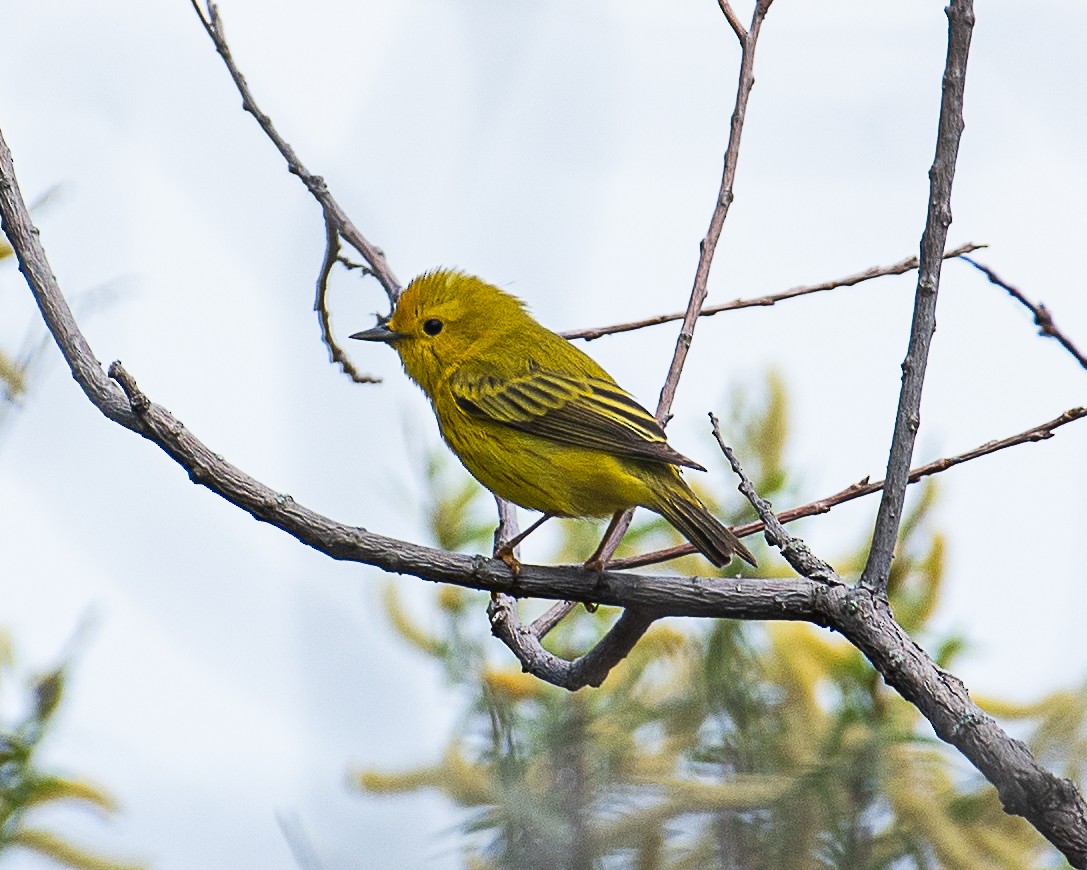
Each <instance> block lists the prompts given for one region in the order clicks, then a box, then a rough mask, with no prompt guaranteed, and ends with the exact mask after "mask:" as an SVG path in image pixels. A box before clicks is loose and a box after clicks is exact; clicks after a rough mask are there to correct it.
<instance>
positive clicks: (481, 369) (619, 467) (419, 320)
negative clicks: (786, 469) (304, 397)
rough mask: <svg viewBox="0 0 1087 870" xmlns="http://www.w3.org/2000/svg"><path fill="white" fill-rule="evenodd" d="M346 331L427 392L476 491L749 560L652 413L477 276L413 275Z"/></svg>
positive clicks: (714, 557)
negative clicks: (376, 315) (652, 528)
mask: <svg viewBox="0 0 1087 870" xmlns="http://www.w3.org/2000/svg"><path fill="white" fill-rule="evenodd" d="M351 337H352V338H358V339H363V340H366V341H382V342H386V343H388V344H389V345H391V346H392V347H393V348H394V349H395V350H396V352H397V353H398V354H399V355H400V361H401V363H402V364H403V366H404V371H405V372H407V375H408V377H409V378H411V379H412V380H413V381H415V383H417V384H418V385H419V386H420V387H421V388H422V390H423V392H424V393H426V395H427V397H428V398H429V399H430V402H431V404H432V405H433V407H434V415H435V416H436V417H437V418H438V426H439V428H440V429H441V432H442V437H443V438H444V439H445V441H446V443H447V444H448V445H449V447H450V448H451V449H452V450H453V452H454V453H455V454H456V455H457V457H458V458H459V459H460V461H461V462H462V463H464V466H465V467H466V468H467V469H468V470H469V471H470V472H471V473H472V474H473V475H474V476H475V478H476V479H477V480H478V481H479V482H480V483H482V484H483V485H484V486H485V487H487V489H489V490H491V491H492V492H493V493H495V494H496V495H499V496H501V497H502V498H504V499H507V500H508V501H512V502H513V503H515V504H519V505H521V506H522V507H525V508H529V509H531V510H537V511H543V512H544V513H547V514H553V515H557V516H564V517H587V516H593V517H603V516H607V515H609V514H614V513H616V512H618V511H623V510H626V509H627V508H632V507H635V506H641V507H645V508H648V509H649V510H651V511H655V512H656V513H658V514H660V515H661V516H663V517H664V518H665V519H666V520H668V522H669V523H671V524H672V525H673V526H675V527H676V528H677V529H678V530H679V531H680V532H681V533H682V534H683V536H684V537H685V538H687V540H689V541H690V542H691V543H692V544H694V545H695V547H697V548H698V549H699V550H700V551H701V552H702V554H703V555H705V556H706V558H707V559H709V560H710V561H711V562H712V563H713V564H714V565H717V566H721V565H724V564H726V563H727V562H728V561H729V557H730V556H732V555H733V554H736V555H738V556H740V557H741V558H742V559H744V560H745V561H747V562H750V563H751V564H752V565H754V564H755V560H754V557H752V555H751V553H750V552H749V551H748V550H747V548H746V547H745V546H744V545H743V544H741V543H740V541H739V539H738V538H737V537H736V536H735V535H734V534H732V532H730V531H729V530H728V529H727V528H725V527H724V526H723V525H722V524H721V523H720V522H719V521H718V520H717V519H716V518H715V517H714V516H713V515H712V514H711V513H710V512H709V511H708V510H707V509H706V507H705V505H703V504H702V502H701V501H699V500H698V497H697V496H696V495H695V494H694V493H693V492H692V491H691V488H690V487H689V486H687V484H686V483H685V482H684V481H683V478H682V477H680V473H679V468H678V466H682V465H685V466H688V467H690V468H697V469H700V470H702V471H705V469H704V468H702V466H701V465H699V464H698V463H697V462H694V461H692V460H690V459H688V458H687V457H685V456H683V455H682V454H680V453H677V452H676V451H675V450H673V449H672V448H671V447H670V446H669V445H668V443H667V441H666V440H665V435H664V430H663V429H662V428H661V426H660V424H659V423H658V422H657V421H656V419H655V418H654V417H653V415H652V414H650V413H649V412H648V411H646V410H645V409H644V408H643V407H642V406H641V405H639V404H638V403H637V402H636V401H635V400H634V399H633V398H631V396H630V395H629V394H628V393H627V392H626V391H625V390H623V389H622V388H621V387H620V386H619V385H618V384H616V383H615V381H614V379H613V378H612V377H611V375H609V374H608V373H607V372H606V371H604V369H602V368H601V367H600V366H599V365H597V363H596V362H595V361H594V360H593V359H592V358H591V357H590V356H588V354H586V353H584V352H582V351H581V350H580V349H578V348H577V347H575V346H574V345H572V344H571V343H570V342H568V341H567V340H566V339H564V338H563V337H562V336H560V335H556V334H555V333H554V332H552V331H551V330H549V329H547V328H546V327H544V326H541V325H540V324H539V323H537V322H536V321H535V320H534V319H533V318H532V317H531V316H530V315H529V314H528V313H527V312H526V311H525V308H524V304H523V303H522V302H521V300H520V299H518V298H516V297H515V296H511V295H510V294H509V293H506V292H504V291H502V290H499V289H498V288H497V287H494V286H492V285H490V284H487V283H485V282H484V281H482V280H480V279H479V278H475V277H473V276H471V275H466V274H463V273H461V272H455V271H449V270H444V269H443V270H438V271H434V272H428V273H426V274H424V275H420V276H419V277H418V278H416V279H415V280H414V281H412V282H411V284H409V285H408V286H407V287H406V288H405V289H404V292H403V293H402V294H401V296H400V298H399V300H397V303H396V308H395V310H394V311H393V313H392V316H391V317H390V318H389V319H388V320H387V321H386V322H384V323H381V324H379V325H378V326H376V327H374V328H373V329H368V330H365V331H364V332H357V333H355V334H354V335H352V336H351Z"/></svg>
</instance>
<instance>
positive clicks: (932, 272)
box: [860, 0, 974, 596]
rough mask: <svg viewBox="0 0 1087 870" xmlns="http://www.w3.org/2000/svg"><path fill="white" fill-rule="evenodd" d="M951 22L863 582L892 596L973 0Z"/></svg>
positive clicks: (947, 219)
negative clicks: (909, 314) (882, 480)
mask: <svg viewBox="0 0 1087 870" xmlns="http://www.w3.org/2000/svg"><path fill="white" fill-rule="evenodd" d="M945 12H946V13H947V20H948V35H947V61H946V64H945V66H944V78H943V99H942V100H941V102H940V124H939V130H938V132H937V135H936V156H935V158H934V160H933V163H932V168H931V169H930V170H929V180H930V186H929V201H928V218H927V220H926V223H925V231H924V233H923V234H922V236H921V266H920V270H919V273H918V276H917V294H916V296H915V299H914V308H913V325H912V327H911V329H910V341H909V349H908V350H907V352H906V359H905V361H904V362H903V363H902V390H901V392H900V393H899V399H898V413H897V415H896V417H895V427H894V436H893V438H892V439H891V451H890V455H889V457H888V460H887V475H886V478H887V483H886V486H885V488H884V490H883V498H882V499H881V501H880V503H879V512H878V513H877V514H876V525H875V529H874V531H873V533H872V546H871V549H870V550H869V552H868V561H867V563H866V564H865V566H864V572H863V573H862V574H861V579H860V582H861V584H862V585H863V586H865V587H866V588H868V589H871V590H873V591H874V592H875V593H876V595H877V596H884V595H886V592H887V579H888V577H889V576H890V572H891V559H892V558H893V556H894V548H895V541H896V539H897V538H898V526H899V523H900V522H901V521H902V505H903V503H904V501H905V498H906V484H907V477H908V475H909V468H910V459H911V458H912V456H913V445H914V441H915V440H916V438H917V430H918V428H919V427H920V425H921V389H922V387H923V386H924V383H925V369H926V367H927V366H928V353H929V346H930V345H931V343H932V334H933V333H934V332H935V331H936V294H937V291H938V290H939V287H940V266H941V264H942V262H943V252H944V248H945V247H946V246H947V228H948V226H950V225H951V184H952V182H953V181H954V178H955V161H956V160H957V159H958V153H959V140H960V138H961V136H962V131H963V127H964V126H965V125H964V123H963V118H962V105H963V91H964V88H965V86H966V62H967V59H968V57H969V55H970V36H971V33H972V31H973V27H974V7H973V2H972V0H951V3H950V5H949V6H948V7H947V8H946V10H945Z"/></svg>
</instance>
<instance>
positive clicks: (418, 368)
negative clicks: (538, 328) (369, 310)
mask: <svg viewBox="0 0 1087 870" xmlns="http://www.w3.org/2000/svg"><path fill="white" fill-rule="evenodd" d="M526 323H527V324H532V323H533V321H532V319H531V318H530V317H529V316H528V314H526V313H525V308H524V304H523V303H522V302H521V300H520V299H518V298H517V297H516V296H512V295H510V294H509V293H506V292H505V291H504V290H500V289H498V288H497V287H495V286H493V285H491V284H487V283H486V282H485V281H482V280H480V279H479V278H476V277H475V276H473V275H466V274H464V273H463V272H456V271H452V270H448V269H439V270H436V271H433V272H426V273H424V274H422V275H420V276H419V277H418V278H416V279H415V280H413V281H412V282H411V283H410V284H409V285H408V286H407V287H405V288H404V292H403V293H401V294H400V298H399V299H398V300H397V302H396V307H395V308H394V309H393V313H392V315H390V317H389V318H388V319H387V320H384V321H383V322H381V323H379V324H378V325H377V326H375V327H374V328H373V329H367V330H364V331H363V332H356V333H355V334H354V335H352V336H351V338H357V339H361V340H363V341H382V342H385V343H386V344H389V345H391V346H392V347H393V348H394V349H395V350H396V352H397V353H398V354H400V361H401V362H402V363H403V365H404V371H405V372H407V374H408V377H410V378H411V379H412V380H413V381H415V382H416V383H417V384H419V386H421V387H422V388H423V390H424V391H425V392H426V393H427V394H428V395H433V391H434V389H435V388H436V387H437V386H438V384H440V383H441V382H442V381H443V380H444V379H445V378H447V377H448V376H449V375H450V374H451V373H452V372H454V371H456V370H457V369H458V368H459V367H460V366H461V365H462V364H463V363H464V361H465V360H468V359H472V358H474V357H477V356H479V355H481V354H484V353H486V352H488V351H490V350H492V349H493V348H494V347H495V346H496V345H497V344H499V343H501V342H502V341H504V340H505V339H506V338H507V336H509V335H510V334H511V333H513V332H516V331H518V329H519V328H520V327H522V326H524V325H525V324H526Z"/></svg>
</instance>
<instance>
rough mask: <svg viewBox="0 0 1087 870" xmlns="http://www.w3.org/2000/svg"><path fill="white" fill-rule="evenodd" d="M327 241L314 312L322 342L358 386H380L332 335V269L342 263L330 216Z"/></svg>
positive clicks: (379, 381) (318, 279) (326, 218)
mask: <svg viewBox="0 0 1087 870" xmlns="http://www.w3.org/2000/svg"><path fill="white" fill-rule="evenodd" d="M325 239H326V243H325V256H324V259H323V260H322V262H321V271H320V272H318V273H317V297H316V298H315V299H314V300H313V310H314V311H316V312H317V322H318V324H319V325H320V327H321V341H322V342H324V345H325V347H327V348H328V358H329V361H330V362H333V363H336V364H337V365H339V367H340V369H341V370H342V371H343V373H344V374H345V375H347V376H348V377H349V378H351V380H353V381H354V382H355V383H356V384H379V383H381V378H375V377H374V376H373V375H368V374H365V373H363V372H360V371H359V370H358V369H357V368H355V364H354V363H352V362H351V358H350V357H348V355H347V354H346V353H344V349H343V348H342V347H340V344H339V342H338V341H336V338H335V337H334V336H333V335H332V320H331V317H330V316H329V313H328V305H327V304H326V299H327V296H328V279H329V277H330V276H331V275H332V267H333V266H335V265H336V263H337V262H340V234H339V233H338V232H337V231H336V227H335V225H334V224H333V223H332V221H330V220H329V219H328V215H325ZM367 271H369V270H367Z"/></svg>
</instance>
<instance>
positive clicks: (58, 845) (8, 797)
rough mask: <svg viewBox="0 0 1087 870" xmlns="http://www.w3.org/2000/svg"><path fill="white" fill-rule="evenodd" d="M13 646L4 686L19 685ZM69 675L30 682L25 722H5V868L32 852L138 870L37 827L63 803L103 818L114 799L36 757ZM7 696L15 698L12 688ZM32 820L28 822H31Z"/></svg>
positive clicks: (0, 789)
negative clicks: (13, 857) (12, 858)
mask: <svg viewBox="0 0 1087 870" xmlns="http://www.w3.org/2000/svg"><path fill="white" fill-rule="evenodd" d="M14 672H15V663H14V658H13V656H12V652H11V645H10V643H9V641H8V640H7V638H6V637H2V636H0V680H2V681H3V682H4V683H9V682H11V681H12V680H13V679H15V673H14ZM64 681H65V672H64V669H63V668H56V669H54V670H51V671H49V672H48V673H46V674H43V675H41V676H38V677H37V678H35V679H34V680H32V681H31V684H30V686H29V691H27V692H26V694H27V695H28V696H29V697H28V698H27V699H26V701H27V703H26V704H25V706H26V707H27V709H26V711H25V713H24V714H23V715H22V716H19V717H16V718H15V719H14V720H13V721H5V722H0V864H2V863H3V856H4V855H5V854H7V853H13V852H15V851H17V850H19V849H23V850H30V851H32V852H35V853H37V854H38V855H41V856H44V857H46V858H49V859H51V861H52V862H55V863H57V864H60V865H61V866H64V867H73V868H80V870H135V868H137V867H142V866H143V865H142V864H133V863H129V862H125V861H118V860H115V859H112V858H106V857H103V856H101V855H96V854H94V853H93V852H90V851H88V850H87V849H84V848H83V847H81V846H78V845H76V844H74V843H72V842H71V841H69V840H68V839H67V838H66V837H65V836H63V835H61V834H56V833H53V832H52V831H50V830H48V829H46V828H41V827H38V826H37V825H35V824H32V823H31V822H32V820H33V818H34V816H35V815H37V814H40V812H41V811H42V810H43V809H48V808H50V807H52V806H54V805H56V804H58V803H69V802H75V803H76V804H78V805H82V806H85V807H88V808H91V809H94V810H96V811H98V812H101V813H104V814H107V815H109V814H112V813H113V812H114V811H115V810H116V806H115V805H114V802H113V799H112V798H110V796H109V795H107V794H106V793H105V792H104V791H102V790H101V789H100V788H98V787H97V786H95V785H92V784H90V783H88V782H86V781H84V780H80V779H71V778H68V777H65V776H61V775H58V774H56V773H51V772H48V771H45V770H42V769H41V767H40V765H39V762H38V760H37V755H38V752H39V749H40V747H41V744H42V741H43V740H44V738H45V737H46V736H47V734H48V733H49V728H50V727H51V725H52V723H53V719H54V716H55V714H56V711H57V708H58V706H59V705H60V703H61V700H62V697H63V694H64ZM4 688H5V689H7V691H6V693H5V694H9V695H10V694H11V690H10V689H8V687H7V686H5V687H4ZM28 818H29V821H28Z"/></svg>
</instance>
